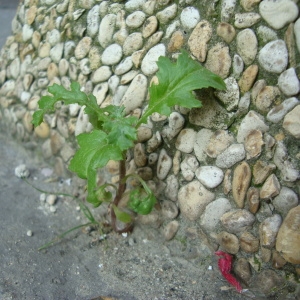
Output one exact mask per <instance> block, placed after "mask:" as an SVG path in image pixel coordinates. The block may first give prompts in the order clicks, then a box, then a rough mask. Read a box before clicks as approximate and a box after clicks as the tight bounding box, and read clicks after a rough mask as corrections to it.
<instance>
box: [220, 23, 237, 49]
mask: <svg viewBox="0 0 300 300" xmlns="http://www.w3.org/2000/svg"><path fill="white" fill-rule="evenodd" d="M217 35H218V36H220V37H221V38H222V39H223V40H224V41H225V42H226V43H227V44H230V43H231V42H232V40H233V39H234V37H235V29H234V27H233V26H232V25H231V24H229V23H226V22H221V23H219V24H218V27H217Z"/></svg>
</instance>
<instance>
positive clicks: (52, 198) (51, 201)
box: [46, 194, 57, 205]
mask: <svg viewBox="0 0 300 300" xmlns="http://www.w3.org/2000/svg"><path fill="white" fill-rule="evenodd" d="M56 200H57V196H56V195H52V194H51V195H48V196H47V197H46V202H47V203H48V204H49V205H54V204H55V203H56Z"/></svg>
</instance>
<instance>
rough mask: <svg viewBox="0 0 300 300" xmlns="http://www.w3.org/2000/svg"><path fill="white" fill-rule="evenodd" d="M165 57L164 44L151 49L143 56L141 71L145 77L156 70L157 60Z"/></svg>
mask: <svg viewBox="0 0 300 300" xmlns="http://www.w3.org/2000/svg"><path fill="white" fill-rule="evenodd" d="M165 55H166V46H165V45H164V44H158V45H156V46H154V47H152V48H151V49H150V50H149V51H148V52H147V54H146V55H145V57H144V59H143V61H142V65H141V69H142V72H143V73H144V74H145V75H152V74H154V73H155V72H156V71H157V70H158V66H157V64H156V62H157V60H158V58H159V57H160V56H165Z"/></svg>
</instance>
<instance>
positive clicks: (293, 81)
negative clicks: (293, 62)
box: [278, 68, 300, 96]
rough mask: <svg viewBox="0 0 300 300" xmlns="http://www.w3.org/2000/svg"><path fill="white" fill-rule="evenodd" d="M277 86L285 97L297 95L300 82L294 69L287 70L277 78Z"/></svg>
mask: <svg viewBox="0 0 300 300" xmlns="http://www.w3.org/2000/svg"><path fill="white" fill-rule="evenodd" d="M278 86H279V88H280V90H281V91H282V92H283V93H284V94H285V95H287V96H293V95H296V94H298V93H299V90H300V82H299V79H298V77H297V74H296V72H295V69H294V68H290V69H287V70H286V71H284V72H282V73H281V74H280V76H279V77H278Z"/></svg>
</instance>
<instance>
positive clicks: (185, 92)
mask: <svg viewBox="0 0 300 300" xmlns="http://www.w3.org/2000/svg"><path fill="white" fill-rule="evenodd" d="M157 65H158V68H159V71H158V72H157V74H156V75H157V78H158V84H152V85H151V86H150V87H149V95H150V100H149V103H148V107H147V109H146V110H145V112H144V114H143V115H142V117H141V118H140V119H138V118H136V117H135V116H132V115H129V116H127V115H126V113H125V108H124V107H123V106H114V105H108V106H106V107H99V106H98V104H97V100H96V97H95V96H94V95H87V94H85V93H84V92H82V91H81V90H80V85H79V83H77V82H72V84H71V90H67V89H65V88H64V87H63V86H61V85H57V84H54V85H52V86H50V87H49V88H48V91H49V93H50V94H52V96H51V95H47V96H43V97H42V98H41V99H40V100H39V102H38V105H39V108H40V109H39V110H37V111H36V112H35V113H34V114H33V121H32V123H33V125H34V126H38V125H40V124H41V123H42V122H43V118H44V115H45V114H47V113H50V112H52V111H54V110H55V104H56V103H57V102H59V101H62V102H63V104H65V105H68V104H74V103H77V104H79V105H81V106H85V109H84V112H85V113H86V114H87V115H88V116H89V121H90V123H91V124H92V125H93V130H92V131H91V132H88V133H81V134H80V135H78V136H77V137H76V138H77V142H78V145H79V149H78V150H77V152H76V153H75V155H74V157H73V158H72V160H71V161H70V165H69V170H70V171H72V172H74V173H76V174H77V175H78V176H79V177H80V178H82V179H86V180H87V192H88V195H87V201H88V202H89V203H91V204H93V205H94V207H98V206H99V205H101V204H102V203H103V202H109V203H110V204H111V226H112V228H113V229H114V230H115V231H116V232H119V233H122V232H127V231H130V230H131V229H132V226H133V220H132V216H131V214H130V213H129V212H128V211H125V209H122V208H119V206H118V205H119V202H120V200H121V198H122V196H123V194H124V192H125V190H126V181H127V179H128V178H129V177H131V176H134V177H135V178H136V179H138V180H139V181H140V183H141V186H139V187H137V188H134V189H132V190H131V191H130V194H129V201H128V204H127V206H128V208H129V209H131V210H132V211H134V212H136V213H138V214H149V213H150V212H151V211H152V209H153V207H154V205H155V203H156V202H157V200H156V198H155V196H154V194H153V192H152V191H151V189H150V188H149V187H148V186H147V183H146V182H145V181H143V180H142V179H141V178H140V177H139V176H138V175H135V174H132V175H127V176H126V166H125V160H126V153H127V151H128V150H130V149H132V148H133V147H134V144H135V143H136V141H137V129H138V128H139V126H141V125H142V124H143V123H147V120H148V117H150V116H151V115H152V114H153V113H159V114H161V115H165V116H169V115H170V113H171V112H172V107H174V106H175V105H178V106H181V107H184V108H189V109H191V108H195V107H198V108H199V107H201V105H202V104H201V101H200V100H198V99H196V98H195V97H194V95H193V93H192V91H194V90H196V89H201V88H207V87H213V88H216V89H221V90H223V89H225V88H226V86H225V84H224V82H223V80H222V79H221V78H220V77H219V76H217V75H215V74H213V73H212V72H210V71H209V70H207V69H205V68H204V67H202V66H201V65H200V64H199V63H198V62H196V61H194V60H193V59H191V58H190V57H189V54H188V53H187V52H186V51H182V53H181V54H180V55H179V57H178V59H177V62H176V63H172V62H171V61H170V60H169V59H168V58H166V57H160V58H159V59H158V62H157ZM110 160H114V161H119V182H118V186H115V185H112V184H111V183H105V184H104V185H102V186H100V187H99V186H97V172H98V170H99V169H101V168H103V167H105V166H106V164H107V163H108V162H109V161H110ZM111 187H113V189H111ZM117 219H118V220H120V221H122V222H123V223H125V224H126V226H124V227H123V228H118V226H117V222H116V221H117Z"/></svg>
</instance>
